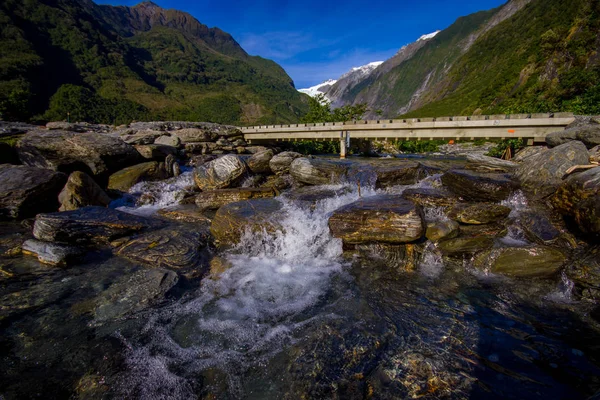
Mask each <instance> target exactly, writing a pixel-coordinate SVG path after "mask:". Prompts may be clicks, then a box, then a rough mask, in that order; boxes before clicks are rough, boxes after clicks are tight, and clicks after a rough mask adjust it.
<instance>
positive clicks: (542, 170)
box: [514, 141, 589, 197]
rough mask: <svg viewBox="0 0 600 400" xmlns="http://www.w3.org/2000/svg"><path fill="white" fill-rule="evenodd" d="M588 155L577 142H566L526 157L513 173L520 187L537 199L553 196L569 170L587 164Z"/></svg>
mask: <svg viewBox="0 0 600 400" xmlns="http://www.w3.org/2000/svg"><path fill="white" fill-rule="evenodd" d="M588 161H589V153H588V151H587V149H586V147H585V145H584V144H583V143H581V142H578V141H573V142H568V143H565V144H563V145H560V146H558V147H555V148H553V149H550V150H548V151H545V152H543V153H540V154H536V155H533V156H531V157H528V158H527V159H526V160H525V161H524V162H523V163H522V164H521V165H520V166H519V167H518V168H517V169H516V170H515V172H514V176H515V177H516V178H517V179H518V180H519V181H520V182H521V184H522V186H523V187H524V188H526V189H528V190H529V191H531V192H532V193H533V194H534V195H536V196H537V197H546V196H549V195H551V194H553V193H554V192H555V191H556V190H557V189H558V187H559V186H560V185H561V184H562V178H563V176H564V175H565V173H566V172H567V170H568V169H569V168H571V167H572V166H575V165H581V164H587V163H588Z"/></svg>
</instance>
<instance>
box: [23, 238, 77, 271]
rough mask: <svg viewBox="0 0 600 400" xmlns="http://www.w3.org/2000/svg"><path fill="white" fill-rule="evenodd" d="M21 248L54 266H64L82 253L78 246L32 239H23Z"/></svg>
mask: <svg viewBox="0 0 600 400" xmlns="http://www.w3.org/2000/svg"><path fill="white" fill-rule="evenodd" d="M22 249H23V254H26V255H33V256H36V257H37V258H38V260H39V261H40V262H41V263H44V264H49V265H54V266H66V265H68V264H69V263H71V262H72V261H74V260H76V259H77V258H78V257H80V256H81V255H82V254H83V250H82V249H80V248H78V247H74V246H68V245H62V244H57V243H48V242H42V241H40V240H33V239H31V240H27V241H25V243H23V247H22Z"/></svg>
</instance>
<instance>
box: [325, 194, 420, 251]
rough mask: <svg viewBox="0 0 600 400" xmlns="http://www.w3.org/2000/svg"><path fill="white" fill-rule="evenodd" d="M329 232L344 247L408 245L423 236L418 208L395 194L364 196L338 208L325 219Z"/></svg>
mask: <svg viewBox="0 0 600 400" xmlns="http://www.w3.org/2000/svg"><path fill="white" fill-rule="evenodd" d="M329 229H330V231H331V234H332V235H333V237H336V238H340V239H342V240H343V241H344V243H348V244H361V243H371V242H378V243H390V244H402V243H410V242H414V241H416V240H419V239H420V238H421V237H422V236H423V234H424V233H425V227H424V223H423V216H422V210H421V207H420V206H418V205H416V204H414V203H413V202H410V201H408V200H405V199H403V198H402V197H401V196H397V195H378V196H373V197H368V198H364V199H360V200H358V201H356V202H354V203H351V204H348V205H346V206H344V207H342V208H339V209H337V210H336V211H334V212H333V214H332V215H331V217H330V218H329Z"/></svg>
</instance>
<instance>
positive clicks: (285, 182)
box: [260, 175, 293, 190]
mask: <svg viewBox="0 0 600 400" xmlns="http://www.w3.org/2000/svg"><path fill="white" fill-rule="evenodd" d="M292 183H293V178H292V176H291V175H270V176H268V177H267V180H266V181H265V182H264V183H262V184H261V185H260V187H262V188H275V189H277V190H284V189H288V188H290V187H292Z"/></svg>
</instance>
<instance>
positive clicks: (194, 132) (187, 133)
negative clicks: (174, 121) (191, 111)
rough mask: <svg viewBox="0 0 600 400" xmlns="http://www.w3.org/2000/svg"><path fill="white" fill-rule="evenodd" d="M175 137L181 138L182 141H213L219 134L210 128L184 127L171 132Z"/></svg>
mask: <svg viewBox="0 0 600 400" xmlns="http://www.w3.org/2000/svg"><path fill="white" fill-rule="evenodd" d="M171 134H172V136H173V137H176V138H178V139H179V140H180V142H181V143H184V144H186V143H196V142H213V141H215V140H217V138H218V137H219V135H218V134H217V132H214V131H211V130H210V129H199V128H184V129H180V130H178V131H174V132H171Z"/></svg>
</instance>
